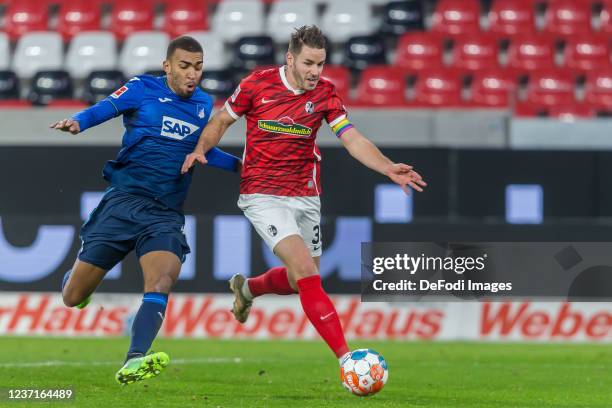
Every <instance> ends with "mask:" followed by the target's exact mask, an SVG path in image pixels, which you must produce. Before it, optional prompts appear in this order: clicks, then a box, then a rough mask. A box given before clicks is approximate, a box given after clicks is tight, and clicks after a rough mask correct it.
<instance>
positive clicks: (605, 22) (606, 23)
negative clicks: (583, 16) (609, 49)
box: [599, 0, 612, 35]
mask: <svg viewBox="0 0 612 408" xmlns="http://www.w3.org/2000/svg"><path fill="white" fill-rule="evenodd" d="M599 21H600V28H599V29H600V31H601V32H602V33H604V34H608V35H609V34H612V1H610V0H606V1H604V2H603V5H602V8H601V13H600V15H599Z"/></svg>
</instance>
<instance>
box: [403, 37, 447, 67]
mask: <svg viewBox="0 0 612 408" xmlns="http://www.w3.org/2000/svg"><path fill="white" fill-rule="evenodd" d="M443 53H444V48H443V46H442V40H441V38H440V37H438V36H437V35H435V34H431V33H428V32H417V33H407V34H404V35H402V36H401V37H400V39H399V41H398V43H397V51H396V54H395V55H396V56H395V65H396V66H398V67H399V68H402V69H403V70H404V71H405V72H406V73H409V74H412V73H416V72H421V71H423V70H426V69H432V68H438V67H441V66H442V55H443Z"/></svg>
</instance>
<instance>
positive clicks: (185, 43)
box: [166, 35, 204, 59]
mask: <svg viewBox="0 0 612 408" xmlns="http://www.w3.org/2000/svg"><path fill="white" fill-rule="evenodd" d="M176 50H185V51H189V52H201V53H204V50H203V49H202V45H200V43H199V42H198V41H197V40H196V39H195V38H193V37H189V36H186V35H183V36H181V37H177V38H175V39H174V40H172V41H170V44H168V50H167V51H166V59H170V57H172V54H174V51H176Z"/></svg>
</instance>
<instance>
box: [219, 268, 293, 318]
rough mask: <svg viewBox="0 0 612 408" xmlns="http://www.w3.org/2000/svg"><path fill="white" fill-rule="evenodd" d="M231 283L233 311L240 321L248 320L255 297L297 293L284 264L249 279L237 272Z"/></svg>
mask: <svg viewBox="0 0 612 408" xmlns="http://www.w3.org/2000/svg"><path fill="white" fill-rule="evenodd" d="M229 285H230V289H231V290H232V292H234V305H233V308H232V313H233V314H234V317H235V318H236V320H238V321H239V322H240V323H244V322H246V320H247V318H248V317H249V312H250V311H251V306H252V304H253V299H254V298H256V297H258V296H261V295H266V294H275V295H292V294H294V293H297V291H296V290H295V289H293V288H292V287H291V285H290V284H289V277H288V275H287V268H285V267H284V266H283V267H275V268H272V269H269V270H267V271H266V272H264V273H262V274H261V275H259V276H256V277H254V278H249V279H246V278H245V277H244V276H242V275H240V274H236V275H234V276H232V278H231V279H230V280H229Z"/></svg>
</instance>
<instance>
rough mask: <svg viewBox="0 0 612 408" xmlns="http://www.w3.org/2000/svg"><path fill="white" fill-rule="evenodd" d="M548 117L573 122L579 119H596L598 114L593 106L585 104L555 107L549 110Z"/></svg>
mask: <svg viewBox="0 0 612 408" xmlns="http://www.w3.org/2000/svg"><path fill="white" fill-rule="evenodd" d="M548 116H550V117H551V118H557V119H560V120H565V121H573V120H575V119H579V118H594V117H595V116H597V112H596V111H595V109H593V108H592V107H591V106H589V105H586V104H583V103H574V104H571V105H555V106H551V107H550V108H549V109H548Z"/></svg>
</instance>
